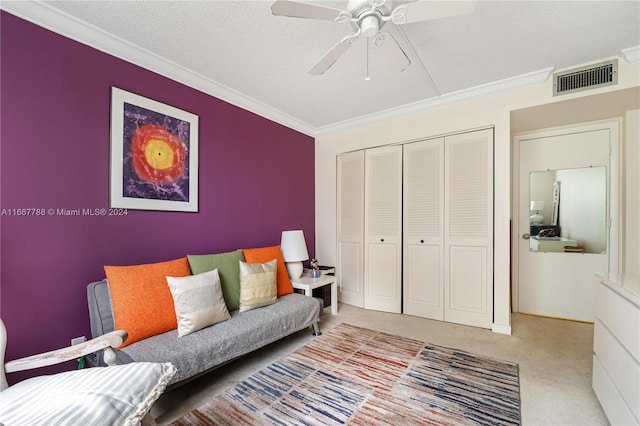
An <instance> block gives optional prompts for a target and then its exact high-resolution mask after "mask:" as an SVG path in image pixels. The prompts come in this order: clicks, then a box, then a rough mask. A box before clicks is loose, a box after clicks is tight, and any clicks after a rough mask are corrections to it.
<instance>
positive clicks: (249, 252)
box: [242, 246, 293, 297]
mask: <svg viewBox="0 0 640 426" xmlns="http://www.w3.org/2000/svg"><path fill="white" fill-rule="evenodd" d="M242 252H243V253H244V260H245V262H250V263H263V262H268V261H270V260H272V259H276V260H277V266H278V273H277V281H276V285H277V287H278V297H281V296H284V295H285V294H291V293H293V286H292V285H291V280H290V279H289V273H288V272H287V267H286V265H285V264H284V258H283V257H282V251H281V250H280V246H272V247H261V248H251V249H244V250H242Z"/></svg>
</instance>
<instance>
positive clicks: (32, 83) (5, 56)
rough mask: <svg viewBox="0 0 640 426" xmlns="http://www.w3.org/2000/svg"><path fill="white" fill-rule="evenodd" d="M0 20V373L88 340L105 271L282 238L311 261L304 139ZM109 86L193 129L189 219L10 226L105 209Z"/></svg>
mask: <svg viewBox="0 0 640 426" xmlns="http://www.w3.org/2000/svg"><path fill="white" fill-rule="evenodd" d="M0 19H1V22H0V31H1V33H0V34H1V37H0V38H1V46H0V53H1V55H2V56H1V69H0V78H1V80H0V84H1V86H0V87H1V90H2V91H1V103H0V113H1V116H0V118H1V130H0V187H1V191H0V192H1V194H0V209H2V211H3V215H2V216H1V217H0V226H1V227H0V255H1V256H0V257H1V259H0V263H1V265H0V267H1V269H0V279H1V281H0V315H1V316H2V319H3V321H4V322H5V325H6V326H7V330H8V347H7V355H6V359H7V360H11V359H15V358H19V357H22V356H27V355H32V354H35V353H39V352H43V351H48V350H52V349H56V348H59V347H63V346H67V345H68V344H69V343H70V339H71V338H74V337H77V336H82V335H85V336H87V337H90V334H91V333H90V328H89V314H88V308H87V300H86V285H87V284H88V283H89V282H91V281H96V280H100V279H102V278H103V277H104V270H103V266H104V265H129V264H140V263H148V262H158V261H164V260H170V259H175V258H178V257H183V256H185V255H187V254H205V253H218V252H222V251H228V250H234V249H238V248H249V247H262V246H267V245H276V244H279V243H280V233H281V231H283V230H286V229H303V230H304V232H305V237H306V240H307V245H308V248H309V254H310V255H312V256H313V251H314V247H315V238H314V223H315V218H314V196H313V188H314V140H313V138H311V137H309V136H306V135H304V134H301V133H299V132H297V131H294V130H291V129H289V128H286V127H284V126H282V125H279V124H277V123H274V122H271V121H269V120H267V119H265V118H262V117H260V116H257V115H255V114H253V113H251V112H248V111H246V110H243V109H241V108H238V107H235V106H233V105H230V104H228V103H225V102H223V101H221V100H219V99H216V98H214V97H212V96H209V95H206V94H204V93H202V92H199V91H197V90H194V89H192V88H189V87H187V86H185V85H182V84H180V83H177V82H175V81H172V80H170V79H167V78H165V77H162V76H160V75H157V74H155V73H153V72H150V71H148V70H145V69H143V68H140V67H138V66H135V65H132V64H130V63H128V62H125V61H122V60H120V59H117V58H115V57H113V56H110V55H107V54H105V53H102V52H100V51H97V50H95V49H93V48H90V47H87V46H85V45H82V44H80V43H77V42H75V41H72V40H70V39H67V38H65V37H62V36H60V35H57V34H55V33H53V32H50V31H48V30H46V29H43V28H41V27H38V26H36V25H34V24H31V23H29V22H27V21H24V20H21V19H19V18H17V17H14V16H13V15H11V14H9V13H7V12H4V11H2V12H1V17H0ZM221 60H224V58H221ZM111 86H116V87H119V88H121V89H124V90H128V91H131V92H134V93H137V94H140V95H142V96H146V97H148V98H151V99H155V100H157V101H160V102H163V103H166V104H169V105H172V106H175V107H177V108H181V109H184V110H186V111H189V112H192V113H194V114H196V115H198V116H199V117H200V127H199V130H200V144H199V157H200V161H199V168H200V171H199V179H200V189H199V195H200V203H199V213H177V212H159V211H140V210H138V211H134V210H129V212H128V215H127V216H123V217H109V216H104V217H103V216H67V217H63V216H57V215H53V216H48V215H46V216H15V215H13V212H12V211H11V210H10V209H21V208H37V209H50V208H53V209H97V208H108V207H109V143H110V142H109V121H110V90H111V89H110V88H111ZM70 367H71V368H73V364H72V365H71V366H70V365H69V364H67V365H65V369H68V368H70ZM59 370H60V368H59V367H58V368H57V369H44V370H42V371H40V372H39V373H38V374H42V373H46V372H49V371H59ZM28 375H34V373H30V374H26V375H24V374H12V375H9V380H10V382H15V381H17V380H20V379H22V378H23V377H26V376H28Z"/></svg>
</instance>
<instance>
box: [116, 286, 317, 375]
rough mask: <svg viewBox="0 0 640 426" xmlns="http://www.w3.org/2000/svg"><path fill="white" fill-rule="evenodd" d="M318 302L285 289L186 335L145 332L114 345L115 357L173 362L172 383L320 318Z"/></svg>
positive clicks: (266, 343)
mask: <svg viewBox="0 0 640 426" xmlns="http://www.w3.org/2000/svg"><path fill="white" fill-rule="evenodd" d="M321 306H322V300H321V299H316V298H314V297H308V296H304V295H302V294H297V293H293V294H289V295H287V296H283V297H281V298H280V299H279V300H278V303H274V304H273V305H269V306H265V307H263V308H260V309H252V310H250V311H246V312H240V311H238V310H236V311H232V312H231V317H232V318H231V319H230V320H228V321H223V322H221V323H218V324H215V325H212V326H211V327H205V328H203V329H202V330H198V331H196V332H195V333H191V334H189V335H187V336H184V337H180V338H178V331H177V330H171V331H167V332H166V333H162V334H158V335H156V336H152V337H149V338H147V339H144V340H141V341H139V342H136V343H134V344H132V345H130V346H127V347H126V348H123V349H122V350H121V351H118V358H119V359H123V360H124V359H126V360H127V361H129V360H131V361H135V362H141V361H157V360H163V361H165V362H171V363H172V364H173V365H175V366H176V368H177V369H178V373H177V374H176V375H175V377H174V378H173V380H172V384H173V383H177V382H183V383H184V381H186V380H189V379H192V378H194V377H196V376H198V375H199V374H201V373H203V372H205V371H209V370H210V369H213V368H217V367H220V366H221V365H224V364H225V363H227V362H229V361H231V360H234V359H236V358H238V357H239V356H242V355H245V354H248V353H249V352H251V351H254V350H256V349H258V348H261V347H263V346H265V345H268V344H269V343H272V342H275V341H276V340H278V339H281V338H283V337H285V336H288V335H289V334H291V333H294V332H296V331H298V330H302V329H304V328H306V327H309V326H310V325H312V324H313V323H316V322H318V321H319V320H320V312H321Z"/></svg>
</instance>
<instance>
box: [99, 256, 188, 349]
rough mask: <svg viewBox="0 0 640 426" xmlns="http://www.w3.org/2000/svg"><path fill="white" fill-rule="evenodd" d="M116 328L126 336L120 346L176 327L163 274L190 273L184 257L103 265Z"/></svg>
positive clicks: (169, 293)
mask: <svg viewBox="0 0 640 426" xmlns="http://www.w3.org/2000/svg"><path fill="white" fill-rule="evenodd" d="M104 272H105V273H106V275H107V282H108V284H109V291H110V292H111V303H112V306H113V317H114V321H115V328H116V330H125V331H126V332H127V333H128V334H129V337H128V338H127V340H126V341H125V342H124V343H123V344H122V346H120V347H121V348H122V347H125V346H127V345H130V344H131V343H134V342H137V341H138V340H142V339H144V338H146V337H151V336H155V335H156V334H160V333H164V332H165V331H169V330H173V329H175V328H177V327H178V322H177V320H176V311H175V309H174V305H173V297H172V296H171V291H170V290H169V285H168V284H167V276H170V277H186V276H187V275H191V270H190V269H189V261H188V260H187V258H186V257H183V258H181V259H176V260H170V261H168V262H160V263H150V264H146V265H133V266H105V267H104Z"/></svg>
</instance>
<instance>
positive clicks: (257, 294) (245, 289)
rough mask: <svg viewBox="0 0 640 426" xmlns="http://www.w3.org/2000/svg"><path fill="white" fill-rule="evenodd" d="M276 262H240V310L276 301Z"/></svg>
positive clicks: (243, 310) (259, 306) (247, 309)
mask: <svg viewBox="0 0 640 426" xmlns="http://www.w3.org/2000/svg"><path fill="white" fill-rule="evenodd" d="M276 265H277V262H276V260H275V259H273V260H272V261H270V262H266V263H247V262H240V312H245V311H249V310H251V309H256V308H261V307H263V306H267V305H271V304H272V303H275V302H277V301H278V291H277V287H276V269H277V267H276Z"/></svg>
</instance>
